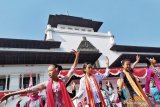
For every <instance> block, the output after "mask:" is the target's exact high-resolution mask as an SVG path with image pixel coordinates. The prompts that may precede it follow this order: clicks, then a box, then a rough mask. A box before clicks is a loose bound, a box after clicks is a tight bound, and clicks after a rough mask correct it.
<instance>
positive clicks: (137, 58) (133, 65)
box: [131, 55, 140, 69]
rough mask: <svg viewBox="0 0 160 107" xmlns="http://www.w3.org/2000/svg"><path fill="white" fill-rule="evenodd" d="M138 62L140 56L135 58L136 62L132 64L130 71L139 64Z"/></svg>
mask: <svg viewBox="0 0 160 107" xmlns="http://www.w3.org/2000/svg"><path fill="white" fill-rule="evenodd" d="M139 60H140V56H139V55H137V56H136V61H135V62H134V63H133V64H132V66H131V68H132V69H133V68H134V67H135V66H136V65H137V63H138V62H139Z"/></svg>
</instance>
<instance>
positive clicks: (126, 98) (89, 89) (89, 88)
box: [0, 51, 160, 107]
mask: <svg viewBox="0 0 160 107" xmlns="http://www.w3.org/2000/svg"><path fill="white" fill-rule="evenodd" d="M79 54H80V53H79V52H78V51H74V55H75V60H74V63H73V65H72V67H71V68H70V70H69V72H68V74H67V75H66V76H65V77H59V72H60V71H61V70H62V67H61V66H60V65H57V64H52V65H50V66H49V67H48V76H49V80H48V81H45V82H43V83H40V84H38V85H35V86H30V87H29V88H27V89H23V90H19V91H15V92H12V93H8V94H5V95H4V96H3V97H2V99H1V100H0V101H1V103H2V102H3V101H4V100H6V101H7V99H8V98H9V97H11V96H15V95H20V94H26V93H30V95H29V100H28V101H27V102H26V104H25V105H24V106H23V107H75V105H74V104H73V101H74V100H76V99H81V101H80V102H79V103H78V105H76V106H78V107H156V106H157V107H158V106H160V72H159V65H158V64H157V61H156V59H155V58H146V63H147V76H146V84H145V87H144V89H143V87H142V86H141V84H140V79H139V78H138V77H136V76H134V67H135V66H136V64H137V63H139V60H140V56H138V55H137V56H136V58H135V59H136V61H135V62H134V63H131V61H130V60H129V59H123V60H122V62H121V64H122V69H121V73H120V76H119V79H118V80H117V84H116V85H115V84H114V86H116V88H115V87H113V85H112V83H111V82H110V81H108V80H107V81H105V82H103V81H104V80H103V79H104V78H108V76H109V74H110V69H109V59H108V57H106V71H105V73H103V74H101V73H99V72H98V71H97V73H96V74H93V73H92V69H93V64H92V63H84V64H83V68H82V69H83V72H84V74H85V75H84V76H83V77H82V78H81V79H80V82H79V83H80V84H79V90H78V92H77V93H76V89H75V83H72V93H69V92H68V91H67V89H66V84H67V83H68V81H69V79H70V78H71V76H72V75H73V73H74V70H75V69H76V66H77V64H78V59H79ZM103 85H105V89H104V88H103V87H102V86H103ZM42 90H46V96H40V95H38V92H39V91H42ZM20 102H21V99H20V100H19V101H18V102H17V107H22V106H21V105H20Z"/></svg>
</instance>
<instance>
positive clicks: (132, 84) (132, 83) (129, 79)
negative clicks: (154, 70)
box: [123, 71, 152, 107]
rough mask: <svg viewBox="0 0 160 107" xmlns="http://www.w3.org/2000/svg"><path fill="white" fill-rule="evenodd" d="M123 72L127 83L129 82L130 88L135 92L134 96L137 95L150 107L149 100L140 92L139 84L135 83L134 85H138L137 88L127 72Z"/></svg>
mask: <svg viewBox="0 0 160 107" xmlns="http://www.w3.org/2000/svg"><path fill="white" fill-rule="evenodd" d="M123 72H124V73H125V75H126V77H127V79H128V81H129V83H130V84H131V86H132V88H133V90H134V91H135V92H136V94H137V95H138V96H140V97H141V98H142V100H143V101H146V102H147V105H148V107H152V106H151V104H150V102H149V100H148V98H147V96H146V95H145V93H144V91H143V90H142V87H141V85H140V84H139V82H138V81H136V83H137V85H138V86H137V85H136V83H135V82H134V81H133V79H132V78H131V76H130V74H129V72H126V71H123Z"/></svg>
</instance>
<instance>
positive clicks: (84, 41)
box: [0, 15, 160, 95]
mask: <svg viewBox="0 0 160 107" xmlns="http://www.w3.org/2000/svg"><path fill="white" fill-rule="evenodd" d="M101 25H102V22H99V21H93V20H90V19H84V18H80V17H74V16H66V15H50V16H49V20H48V25H47V28H46V30H45V39H44V40H22V39H6V38H0V90H1V91H2V92H1V95H2V93H4V92H6V91H15V90H19V89H23V88H26V87H28V84H29V73H30V72H32V74H33V81H34V84H37V83H39V82H42V81H45V80H47V79H48V76H47V67H48V65H49V64H52V63H58V64H62V66H63V68H64V69H69V68H70V66H71V64H72V63H73V59H74V55H73V54H72V53H70V51H71V50H72V49H75V50H76V49H77V50H79V51H81V54H80V59H79V65H78V68H81V65H82V63H84V62H92V63H95V62H96V63H95V67H97V68H104V67H105V56H108V57H109V59H110V67H111V68H116V67H120V66H121V60H123V59H124V58H129V59H131V60H132V61H134V60H135V56H136V54H140V55H141V61H140V64H139V66H141V67H142V66H143V67H144V62H145V57H152V56H154V57H155V58H156V59H158V61H160V48H156V47H140V46H124V45H116V44H115V41H114V36H113V34H112V33H111V32H110V31H108V32H105V33H102V32H98V29H99V28H100V27H101ZM111 78H113V77H112V76H111ZM116 78H117V77H116ZM109 79H110V78H109ZM111 81H114V83H116V79H111ZM115 86H116V84H115Z"/></svg>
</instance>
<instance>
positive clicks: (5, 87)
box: [5, 75, 8, 90]
mask: <svg viewBox="0 0 160 107" xmlns="http://www.w3.org/2000/svg"><path fill="white" fill-rule="evenodd" d="M7 83H8V75H6V84H5V90H7Z"/></svg>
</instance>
